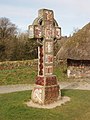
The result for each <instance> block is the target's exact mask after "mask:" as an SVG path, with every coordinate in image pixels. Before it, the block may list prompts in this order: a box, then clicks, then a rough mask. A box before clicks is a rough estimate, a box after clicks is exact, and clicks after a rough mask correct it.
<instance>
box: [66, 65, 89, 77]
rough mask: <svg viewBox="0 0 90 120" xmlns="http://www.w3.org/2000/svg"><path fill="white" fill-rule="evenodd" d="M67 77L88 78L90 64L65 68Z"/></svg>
mask: <svg viewBox="0 0 90 120" xmlns="http://www.w3.org/2000/svg"><path fill="white" fill-rule="evenodd" d="M67 75H68V78H70V77H74V78H84V77H85V78H88V77H89V78H90V66H69V67H68V68H67Z"/></svg>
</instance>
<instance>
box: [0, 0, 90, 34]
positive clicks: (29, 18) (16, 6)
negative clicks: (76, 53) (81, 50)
mask: <svg viewBox="0 0 90 120" xmlns="http://www.w3.org/2000/svg"><path fill="white" fill-rule="evenodd" d="M43 8H45V9H50V10H53V11H54V16H55V19H56V21H57V22H58V24H59V26H60V27H61V29H62V36H69V35H70V34H72V32H73V31H74V30H75V29H77V28H78V29H81V28H82V27H83V26H85V25H86V24H87V23H89V22H90V0H0V17H6V18H9V19H10V21H11V22H12V23H14V24H15V25H16V26H17V27H18V28H19V29H20V30H21V31H26V30H28V25H30V24H32V23H33V20H34V19H35V18H36V17H37V16H38V10H39V9H43Z"/></svg>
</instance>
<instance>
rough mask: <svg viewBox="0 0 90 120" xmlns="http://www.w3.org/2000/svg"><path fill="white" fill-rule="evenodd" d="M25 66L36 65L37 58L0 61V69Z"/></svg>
mask: <svg viewBox="0 0 90 120" xmlns="http://www.w3.org/2000/svg"><path fill="white" fill-rule="evenodd" d="M25 66H28V67H30V66H36V67H37V66H38V60H37V59H34V60H24V61H6V62H0V70H6V69H14V68H18V67H25Z"/></svg>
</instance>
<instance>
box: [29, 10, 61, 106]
mask: <svg viewBox="0 0 90 120" xmlns="http://www.w3.org/2000/svg"><path fill="white" fill-rule="evenodd" d="M35 21H37V24H33V25H30V26H29V38H30V39H36V40H37V43H38V45H39V46H38V76H37V78H36V82H35V87H34V89H33V91H32V101H33V102H35V103H38V104H50V103H52V102H54V101H57V100H58V98H59V97H60V94H59V92H60V89H59V85H58V83H57V79H56V76H55V75H53V63H54V57H53V46H54V42H55V41H56V40H57V39H60V37H61V28H60V27H58V25H57V24H56V22H55V20H54V13H53V11H52V10H47V9H41V10H39V12H38V19H36V20H35ZM35 21H34V23H35Z"/></svg>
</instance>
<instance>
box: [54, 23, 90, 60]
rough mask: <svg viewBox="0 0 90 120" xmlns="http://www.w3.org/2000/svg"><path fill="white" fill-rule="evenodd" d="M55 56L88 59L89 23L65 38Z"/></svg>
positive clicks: (89, 55)
mask: <svg viewBox="0 0 90 120" xmlns="http://www.w3.org/2000/svg"><path fill="white" fill-rule="evenodd" d="M56 58H57V59H58V60H60V59H75V60H90V23H88V24H87V25H86V26H84V27H83V28H82V29H81V30H79V31H78V32H77V33H75V34H74V35H73V36H72V37H70V38H68V39H67V41H66V42H65V44H64V45H63V46H62V47H61V49H60V50H59V52H58V53H57V56H56Z"/></svg>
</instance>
